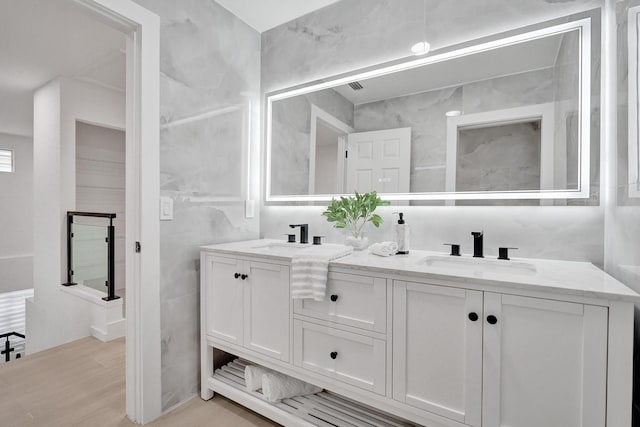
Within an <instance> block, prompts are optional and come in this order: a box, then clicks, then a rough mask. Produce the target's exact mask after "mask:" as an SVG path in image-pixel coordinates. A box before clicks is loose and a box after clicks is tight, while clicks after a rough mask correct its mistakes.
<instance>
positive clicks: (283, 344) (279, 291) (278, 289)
mask: <svg viewBox="0 0 640 427" xmlns="http://www.w3.org/2000/svg"><path fill="white" fill-rule="evenodd" d="M245 271H247V274H248V277H247V279H246V282H247V289H246V293H245V305H244V307H245V312H244V345H245V347H246V348H249V349H251V350H254V351H257V352H259V353H262V354H265V355H267V356H271V357H275V358H276V359H279V360H283V361H285V362H288V361H289V336H290V329H291V327H290V305H291V295H290V294H289V267H287V266H284V265H278V264H267V263H260V262H247V263H246V264H245Z"/></svg>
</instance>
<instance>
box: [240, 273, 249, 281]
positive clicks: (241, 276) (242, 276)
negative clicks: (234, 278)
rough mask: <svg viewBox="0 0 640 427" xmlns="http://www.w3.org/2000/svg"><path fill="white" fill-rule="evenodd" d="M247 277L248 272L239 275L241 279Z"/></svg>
mask: <svg viewBox="0 0 640 427" xmlns="http://www.w3.org/2000/svg"><path fill="white" fill-rule="evenodd" d="M247 277H249V275H248V274H241V275H240V278H241V279H242V280H244V279H246V278H247Z"/></svg>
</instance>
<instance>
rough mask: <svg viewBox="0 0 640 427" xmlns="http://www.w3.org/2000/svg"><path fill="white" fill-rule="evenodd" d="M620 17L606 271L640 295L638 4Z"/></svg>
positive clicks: (638, 385) (623, 6)
mask: <svg viewBox="0 0 640 427" xmlns="http://www.w3.org/2000/svg"><path fill="white" fill-rule="evenodd" d="M616 6H617V11H616V12H617V13H616V21H617V37H616V39H617V55H616V56H617V58H616V59H617V106H618V109H617V129H616V135H617V142H618V143H617V146H616V147H615V148H616V150H615V151H614V152H615V153H616V155H615V156H614V155H611V156H610V157H609V158H608V162H607V166H608V168H607V169H608V170H610V171H615V172H612V174H611V176H610V178H611V185H610V187H609V190H610V192H611V197H608V198H606V199H605V202H606V205H605V206H606V214H605V219H606V221H605V260H604V262H605V270H606V271H607V272H608V273H609V274H612V275H613V276H615V277H616V278H617V279H619V280H621V281H622V282H623V283H625V284H626V285H627V286H629V287H630V288H632V289H634V290H635V291H636V292H640V198H637V197H629V176H628V161H629V157H628V156H629V150H628V146H629V136H628V131H629V123H630V121H629V117H628V114H629V110H628V105H629V89H628V83H629V80H628V79H629V68H628V65H629V56H628V50H627V49H628V47H629V43H628V33H627V30H628V22H627V13H628V9H629V8H631V7H635V6H640V1H639V0H625V1H621V2H617V3H616ZM635 318H636V326H635V334H636V336H635V348H636V350H635V354H634V370H635V372H639V371H640V306H636V316H635ZM633 387H634V407H633V425H634V426H636V425H640V379H638V375H637V374H636V376H635V381H634V386H633Z"/></svg>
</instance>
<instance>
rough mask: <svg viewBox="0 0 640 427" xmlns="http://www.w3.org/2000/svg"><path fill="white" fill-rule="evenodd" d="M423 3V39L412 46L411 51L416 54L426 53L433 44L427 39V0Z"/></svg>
mask: <svg viewBox="0 0 640 427" xmlns="http://www.w3.org/2000/svg"><path fill="white" fill-rule="evenodd" d="M422 5H423V8H422V23H423V26H424V27H423V29H424V34H423V39H422V41H421V42H418V43H416V44H414V45H413V46H411V52H413V54H414V55H416V56H418V55H426V54H427V53H429V50H430V49H431V44H430V43H429V42H428V41H427V0H422Z"/></svg>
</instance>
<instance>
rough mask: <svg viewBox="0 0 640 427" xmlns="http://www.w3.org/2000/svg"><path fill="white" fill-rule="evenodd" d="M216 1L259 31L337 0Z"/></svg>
mask: <svg viewBox="0 0 640 427" xmlns="http://www.w3.org/2000/svg"><path fill="white" fill-rule="evenodd" d="M216 1H217V2H218V3H220V4H221V5H222V6H224V8H225V9H227V10H228V11H230V12H231V13H233V14H234V15H236V16H237V17H238V18H240V19H242V20H243V21H244V22H246V23H247V24H249V25H250V26H252V27H253V28H255V29H256V30H258V31H259V32H263V31H267V30H270V29H271V28H274V27H277V26H278V25H280V24H284V23H285V22H289V21H291V20H292V19H295V18H298V17H300V16H302V15H306V14H307V13H309V12H313V11H314V10H318V9H321V8H323V7H325V6H327V5H330V4H331V3H335V2H337V1H339V0H216Z"/></svg>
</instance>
